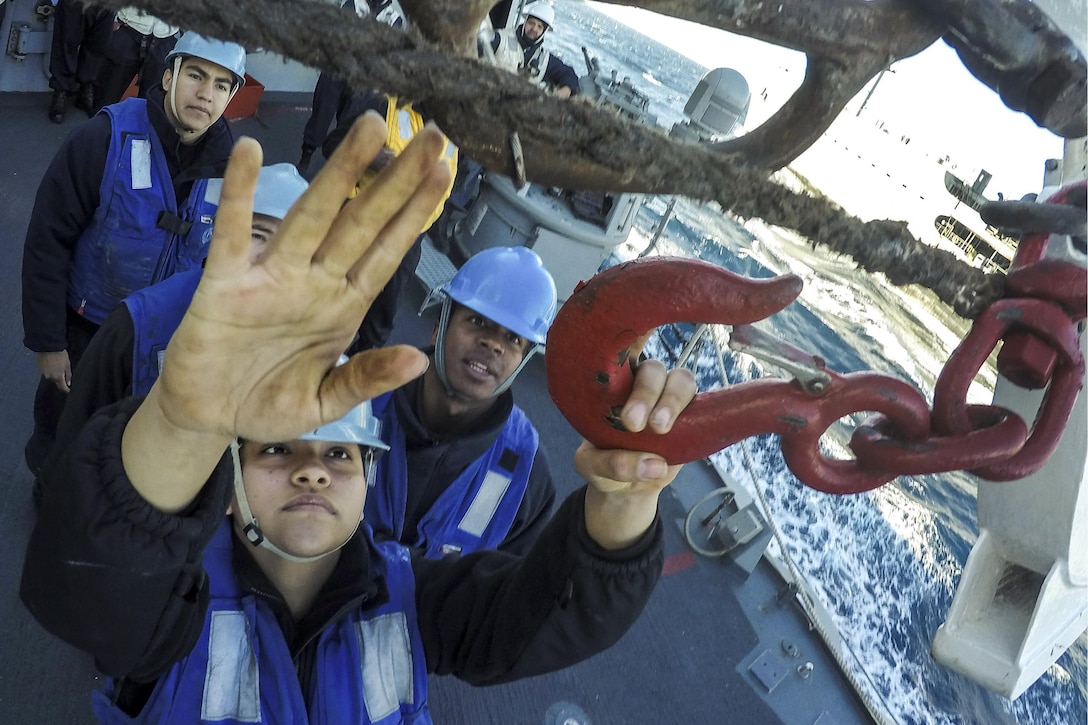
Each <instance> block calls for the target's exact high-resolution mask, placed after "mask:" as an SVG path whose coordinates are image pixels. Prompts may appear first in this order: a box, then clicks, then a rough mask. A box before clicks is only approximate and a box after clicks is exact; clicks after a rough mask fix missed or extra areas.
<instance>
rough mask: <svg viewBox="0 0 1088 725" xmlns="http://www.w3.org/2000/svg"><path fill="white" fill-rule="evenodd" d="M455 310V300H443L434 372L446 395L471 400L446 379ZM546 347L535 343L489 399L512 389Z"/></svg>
mask: <svg viewBox="0 0 1088 725" xmlns="http://www.w3.org/2000/svg"><path fill="white" fill-rule="evenodd" d="M452 309H453V300H452V299H451V298H450V297H449V296H446V298H445V299H443V300H442V316H441V317H440V318H439V320H438V337H437V338H436V339H435V346H434V371H435V372H436V373H437V374H438V379H439V381H440V382H441V383H442V387H443V388H445V389H446V395H448V396H450V397H451V398H457V399H458V400H465V401H467V400H469V398H468V397H466V396H465V395H463V394H462V393H460V392H458V391H457V390H454V388H453V386H452V385H450V381H449V379H448V378H447V377H446V329H447V328H448V327H449V324H450V314H451V310H452ZM543 349H544V346H543V345H541V344H540V343H533V346H532V347H530V348H529V349H528V350H526V351H525V355H524V356H523V357H522V358H521V362H520V363H519V364H518V366H517V367H516V368H515V369H514V372H512V373H510V374H509V375H508V376H507V377H506V380H503V381H502V382H501V383H499V386H498V387H497V388H495V389H494V390H492V391H491V394H490V395H488V396H487V397H488V398H497V397H498V396H500V395H502V394H503V393H505V392H506V391H507V390H509V389H510V386H511V385H513V384H514V378H516V377H517V376H518V373H520V372H521V370H522V368H524V367H525V366H526V364H528V362H529V358H531V357H532V356H533V355H535V354H536V353H538V352H540V351H542V350H543Z"/></svg>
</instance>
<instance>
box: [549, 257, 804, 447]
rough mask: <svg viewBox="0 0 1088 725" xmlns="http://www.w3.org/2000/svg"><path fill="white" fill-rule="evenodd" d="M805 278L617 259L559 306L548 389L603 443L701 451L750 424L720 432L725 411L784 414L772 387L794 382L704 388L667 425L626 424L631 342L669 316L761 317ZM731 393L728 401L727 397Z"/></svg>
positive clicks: (788, 298)
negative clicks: (773, 405) (621, 414)
mask: <svg viewBox="0 0 1088 725" xmlns="http://www.w3.org/2000/svg"><path fill="white" fill-rule="evenodd" d="M801 286H802V282H801V279H800V278H798V277H797V276H795V275H792V274H791V275H783V276H781V277H775V278H773V279H767V280H753V279H748V278H746V277H741V276H740V275H737V274H734V273H733V272H730V271H729V270H726V269H722V268H721V267H717V266H715V265H713V264H709V263H707V262H701V261H698V260H692V259H683V258H668V257H650V258H643V259H639V260H635V261H632V262H626V263H624V264H620V265H617V266H615V267H611V268H610V269H607V270H605V271H604V272H601V273H600V274H598V275H596V276H595V277H593V278H592V279H591V280H589V281H588V282H585V283H582V284H580V285H579V286H578V287H577V288H576V290H575V292H574V294H573V295H571V297H570V299H568V300H567V302H566V303H565V304H564V305H563V307H562V308H561V309H560V310H559V314H558V315H557V316H556V319H555V322H554V323H553V324H552V327H551V331H550V332H549V333H548V359H547V374H548V392H549V393H550V394H551V396H552V400H554V401H555V404H556V405H557V406H558V407H559V409H560V410H561V411H562V412H563V415H564V416H566V418H567V420H568V421H570V423H571V425H572V426H574V429H575V430H577V431H578V432H579V433H580V434H582V435H583V436H585V438H586V439H587V440H589V441H590V442H591V443H593V444H594V445H596V446H598V447H600V448H626V449H629V450H639V451H650V452H653V453H657V454H659V455H661V456H663V457H664V458H665V459H666V460H667V461H669V463H671V464H677V463H687V462H689V461H693V460H696V459H699V458H704V457H706V456H708V455H710V454H711V453H715V452H717V451H719V450H721V449H722V448H725V447H726V446H729V445H732V444H733V443H736V442H737V441H738V440H741V439H743V438H745V437H747V436H748V435H749V434H750V433H749V432H747V431H748V430H750V429H751V427H752V426H751V425H750V424H749V425H745V426H744V427H745V428H746V432H744V434H743V435H740V436H739V437H737V438H736V439H735V440H729V439H728V438H729V436H728V435H726V439H725V440H723V437H722V430H721V428H722V424H723V422H724V421H727V420H731V419H732V420H747V422H748V423H750V422H751V421H750V419H746V416H760V417H768V419H772V418H771V416H776V415H778V413H779V411H778V410H771V409H770V406H768V405H767V401H768V395H769V394H773V391H777V390H782V391H785V390H786V389H788V388H789V387H790V383H785V382H782V381H777V380H763V381H753V382H752V383H749V384H746V385H745V390H744V392H743V393H741V391H739V390H729V389H727V390H717V391H713V392H709V393H701V394H699V395H697V396H696V398H695V400H694V401H692V402H691V404H690V405H688V407H687V408H686V409H685V410H684V412H683V414H682V415H681V416H680V418H679V419H678V420H677V421H676V424H675V425H674V426H673V429H672V430H671V431H670V432H669V433H668V434H666V435H657V434H655V433H651V432H647V431H643V432H640V433H634V432H631V431H627V430H621V429H620V428H617V426H616V423H615V421H616V414H617V413H618V411H619V409H620V408H621V407H622V406H623V404H624V402H626V400H627V397H628V395H630V393H631V388H632V385H633V382H634V373H633V371H632V369H631V366H630V365H628V357H629V355H630V349H631V346H632V345H633V344H635V342H636V341H637V340H638V338H639V337H641V336H642V335H644V334H645V333H647V332H650V331H651V330H653V329H655V328H657V327H659V326H661V325H664V324H667V323H670V322H696V323H698V322H706V323H717V324H727V325H739V324H746V323H751V322H755V321H756V320H761V319H764V318H766V317H769V316H771V315H772V314H774V313H776V312H778V311H779V310H781V309H782V308H784V307H785V306H786V305H788V304H789V303H791V302H793V300H795V299H796V298H797V296H798V295H799V294H800V293H801ZM756 383H761V384H756ZM768 388H769V389H768ZM725 394H728V401H729V405H728V406H724V405H722V404H721V398H722V396H723V395H725Z"/></svg>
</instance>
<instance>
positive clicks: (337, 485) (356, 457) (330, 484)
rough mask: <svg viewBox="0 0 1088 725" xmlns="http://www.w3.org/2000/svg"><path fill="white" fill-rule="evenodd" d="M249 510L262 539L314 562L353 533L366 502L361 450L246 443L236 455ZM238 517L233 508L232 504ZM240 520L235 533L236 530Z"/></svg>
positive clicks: (345, 446) (310, 444)
mask: <svg viewBox="0 0 1088 725" xmlns="http://www.w3.org/2000/svg"><path fill="white" fill-rule="evenodd" d="M240 458H241V463H242V473H243V476H242V478H243V481H244V482H245V489H246V498H247V499H248V501H249V507H250V509H251V510H252V511H253V518H255V519H256V520H257V521H258V522H259V523H260V526H261V531H262V532H263V533H264V535H265V536H266V537H267V538H268V539H269V540H270V541H271V542H272V543H274V544H275V545H276V546H278V547H280V548H281V549H283V550H284V551H286V552H287V553H289V554H293V555H295V556H318V555H320V554H325V553H328V552H330V551H332V550H334V549H336V548H337V547H338V546H340V545H341V544H342V543H343V542H344V541H345V540H346V539H347V538H348V537H349V536H351V534H352V533H353V532H354V531H355V528H356V526H358V524H359V520H360V519H361V518H362V515H363V504H364V503H365V502H366V476H365V474H364V460H363V451H362V449H361V448H360V447H359V446H357V445H355V444H353V443H329V442H326V441H303V440H295V441H289V442H287V443H256V442H253V441H246V442H245V443H244V444H243V445H242V447H241V450H240ZM234 510H235V511H237V510H238V508H237V502H235V503H234ZM239 520H240V519H239V517H235V527H236V528H240V524H239V523H238V522H239Z"/></svg>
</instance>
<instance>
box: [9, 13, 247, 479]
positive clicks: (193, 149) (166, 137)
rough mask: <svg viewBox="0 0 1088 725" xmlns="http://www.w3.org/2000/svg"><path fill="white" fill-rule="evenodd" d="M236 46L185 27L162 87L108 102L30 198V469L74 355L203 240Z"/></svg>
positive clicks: (26, 254)
mask: <svg viewBox="0 0 1088 725" xmlns="http://www.w3.org/2000/svg"><path fill="white" fill-rule="evenodd" d="M245 58H246V53H245V50H244V49H243V48H242V47H241V46H239V45H236V44H234V43H224V42H222V41H218V40H213V39H209V38H204V37H202V36H200V35H197V34H195V33H186V34H185V35H184V36H183V37H182V38H181V39H179V40H178V42H177V45H175V47H174V50H173V51H171V53H170V55H169V56H168V58H167V62H168V64H169V66H170V67H169V68H168V69H167V70H166V71H165V72H164V73H163V76H162V83H161V88H157V89H154V92H152V93H151V94H149V96H148V98H146V99H142V98H130V99H128V100H125V101H122V102H120V103H116V104H114V105H111V106H106V107H105V108H103V109H102V110H101V111H100V112H99V113H98V114H97V115H95V116H94V117H93V118H91V119H89V120H88V121H86V122H85V123H83V124H80V125H79V126H77V127H76V128H75V129H74V130H73V131H72V133H71V134H70V135H69V136H68V138H67V139H65V141H64V143H63V144H61V147H60V149H59V150H58V151H57V153H56V155H55V156H54V158H53V161H52V162H51V163H50V165H49V168H48V169H47V170H46V172H45V175H44V177H43V178H42V180H41V183H40V185H39V187H38V192H37V195H36V197H35V200H34V210H33V213H32V214H31V220H30V224H29V226H28V228H27V233H26V239H25V242H24V246H23V269H22V311H23V333H24V337H23V344H24V345H25V346H26V347H27V348H28V349H29V350H31V351H32V352H34V353H35V355H36V358H37V363H38V369H39V372H40V373H41V379H40V381H39V384H38V389H37V391H36V393H35V397H34V431H33V433H32V435H31V437H30V439H29V440H28V441H27V444H26V447H25V455H26V462H27V466H28V468H29V469H30V470H31V472H32V473H33V474H34V475H35V476H37V475H38V473H39V471H40V469H41V464H42V462H43V460H44V457H45V455H46V454H47V453H48V451H49V448H50V446H51V445H52V442H53V439H54V437H55V435H56V424H57V419H58V417H59V416H60V411H61V409H62V408H63V406H64V398H65V396H66V394H67V393H68V390H69V386H70V385H71V381H72V370H73V369H74V368H75V366H76V364H77V363H78V362H79V358H80V356H81V355H82V354H83V351H84V350H85V349H86V347H87V344H88V343H89V342H90V339H91V337H93V336H94V333H95V331H96V330H97V329H98V326H99V325H101V324H102V321H103V320H104V319H105V317H106V315H107V314H108V313H109V312H110V310H112V309H113V308H114V307H115V306H116V305H117V303H118V302H120V301H121V299H122V298H124V297H125V296H126V295H128V294H130V293H132V292H135V291H136V290H138V289H142V288H143V287H147V286H148V285H150V284H153V283H155V282H158V281H160V280H162V279H165V278H166V277H168V276H169V275H170V274H172V273H174V272H176V271H180V270H182V269H187V268H192V267H194V266H198V265H199V264H200V262H201V260H202V259H203V258H204V255H205V253H206V250H207V245H208V242H209V241H210V239H211V219H212V214H211V213H210V212H209V210H207V209H206V208H204V204H203V200H204V184H205V181H204V180H206V179H208V178H213V177H218V176H222V175H223V170H224V168H225V166H226V162H227V159H228V157H229V154H230V149H231V147H232V145H233V143H234V138H233V136H232V134H231V131H230V126H229V125H228V124H227V122H226V121H225V120H224V119H223V117H222V116H223V111H224V110H225V109H226V107H227V103H228V102H229V101H230V99H231V97H232V96H233V94H234V93H235V91H237V89H238V88H239V87H240V86H241V84H242V83H243V82H244V78H245Z"/></svg>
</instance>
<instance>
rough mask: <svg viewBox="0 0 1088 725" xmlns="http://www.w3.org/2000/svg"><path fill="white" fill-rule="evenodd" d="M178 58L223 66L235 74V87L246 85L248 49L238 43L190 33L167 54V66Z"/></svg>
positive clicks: (182, 37)
mask: <svg viewBox="0 0 1088 725" xmlns="http://www.w3.org/2000/svg"><path fill="white" fill-rule="evenodd" d="M178 56H181V57H183V58H187V57H189V56H192V57H194V58H202V59H204V60H206V61H208V62H210V63H215V64H216V65H221V66H223V67H224V68H226V69H227V70H229V71H230V72H231V73H233V74H234V82H235V85H237V86H238V87H241V86H244V85H245V84H246V49H245V48H243V47H242V46H240V45H238V44H237V43H228V42H225V41H222V40H216V39H214V38H205V37H204V36H203V35H199V34H197V33H193V32H188V33H186V34H185V35H183V36H181V38H180V39H179V40H178V42H177V44H176V45H175V46H174V49H173V50H171V51H170V52H169V53H167V54H166V63H167V65H169V64H170V63H171V62H172V61H173V59H174V58H176V57H178Z"/></svg>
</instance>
